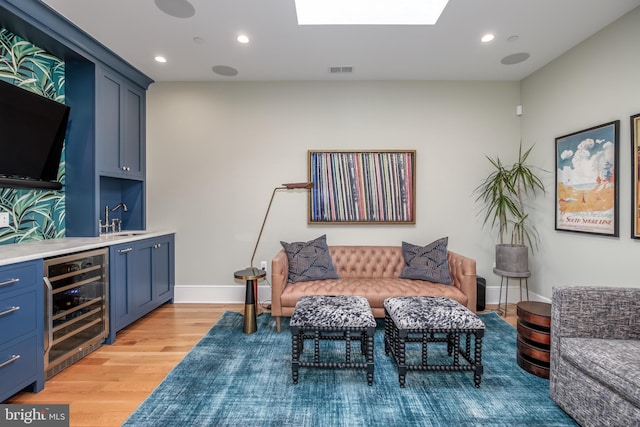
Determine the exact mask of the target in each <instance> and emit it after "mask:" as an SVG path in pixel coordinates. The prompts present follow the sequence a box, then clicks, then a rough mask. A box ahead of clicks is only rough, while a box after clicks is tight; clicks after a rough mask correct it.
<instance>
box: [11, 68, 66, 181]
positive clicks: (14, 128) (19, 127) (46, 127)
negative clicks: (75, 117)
mask: <svg viewBox="0 0 640 427" xmlns="http://www.w3.org/2000/svg"><path fill="white" fill-rule="evenodd" d="M69 111H70V108H69V106H67V105H64V104H61V103H59V102H57V101H54V100H52V99H48V98H45V97H43V96H40V95H38V94H36V93H33V92H30V91H28V90H25V89H22V88H20V87H18V86H15V85H12V84H10V83H7V82H5V81H2V80H0V187H12V188H44V189H52V190H59V189H61V188H62V184H61V183H59V182H57V181H56V180H57V177H58V168H59V166H60V157H61V155H62V147H63V144H64V138H65V135H66V133H67V125H68V122H69Z"/></svg>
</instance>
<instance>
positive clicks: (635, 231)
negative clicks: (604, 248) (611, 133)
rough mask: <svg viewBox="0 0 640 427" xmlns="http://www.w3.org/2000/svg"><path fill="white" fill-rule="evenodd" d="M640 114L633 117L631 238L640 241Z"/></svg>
mask: <svg viewBox="0 0 640 427" xmlns="http://www.w3.org/2000/svg"><path fill="white" fill-rule="evenodd" d="M639 163H640V114H636V115H634V116H631V237H632V238H634V239H640V166H639Z"/></svg>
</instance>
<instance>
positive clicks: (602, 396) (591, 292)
mask: <svg viewBox="0 0 640 427" xmlns="http://www.w3.org/2000/svg"><path fill="white" fill-rule="evenodd" d="M549 380H550V395H551V398H552V399H553V400H554V401H555V402H556V403H557V404H558V405H559V406H560V407H561V408H562V409H564V410H565V412H567V413H568V414H569V415H571V416H572V417H573V418H574V419H575V420H576V421H577V422H578V423H580V424H581V425H583V426H637V425H640V288H614V287H589V286H575V287H565V288H555V289H553V296H552V308H551V369H550V373H549Z"/></svg>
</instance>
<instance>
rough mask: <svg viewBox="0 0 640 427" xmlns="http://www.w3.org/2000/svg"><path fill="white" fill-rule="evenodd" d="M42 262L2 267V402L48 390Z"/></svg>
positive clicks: (0, 299)
mask: <svg viewBox="0 0 640 427" xmlns="http://www.w3.org/2000/svg"><path fill="white" fill-rule="evenodd" d="M42 274H43V264H42V260H36V261H29V262H22V263H18V264H11V265H7V266H3V267H0V402H3V401H5V400H7V399H8V398H10V397H11V396H13V395H14V394H16V393H17V392H19V391H21V390H23V389H28V390H30V391H33V392H38V391H40V390H42V388H43V387H44V290H43V286H44V285H43V282H42Z"/></svg>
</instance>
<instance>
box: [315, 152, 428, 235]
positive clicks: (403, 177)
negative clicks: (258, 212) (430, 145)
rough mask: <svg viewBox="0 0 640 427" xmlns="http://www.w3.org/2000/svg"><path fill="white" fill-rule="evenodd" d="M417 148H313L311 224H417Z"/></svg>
mask: <svg viewBox="0 0 640 427" xmlns="http://www.w3.org/2000/svg"><path fill="white" fill-rule="evenodd" d="M415 171H416V151H415V150H367V151H319V150H309V181H311V182H313V184H314V185H313V188H312V189H311V191H310V193H309V216H308V222H309V223H310V224H311V223H324V224H339V223H342V224H380V223H384V224H415V222H416V219H415V215H416V204H415V177H416V176H415V173H416V172H415Z"/></svg>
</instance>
